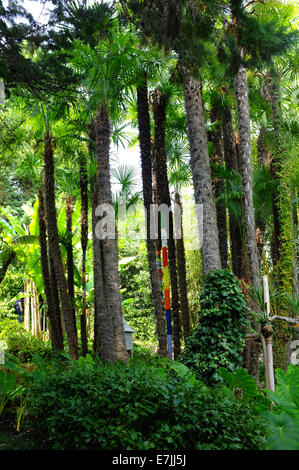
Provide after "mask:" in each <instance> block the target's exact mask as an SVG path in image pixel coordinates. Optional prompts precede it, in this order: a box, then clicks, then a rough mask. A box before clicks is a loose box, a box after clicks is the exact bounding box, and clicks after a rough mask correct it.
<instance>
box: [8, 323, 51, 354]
mask: <svg viewBox="0 0 299 470" xmlns="http://www.w3.org/2000/svg"><path fill="white" fill-rule="evenodd" d="M0 341H1V342H3V343H4V344H5V350H6V352H8V353H10V354H12V355H13V356H15V357H17V358H18V359H19V360H20V361H21V362H22V363H24V362H29V361H31V360H32V357H33V354H39V355H40V356H41V357H49V356H50V355H51V354H52V349H51V345H50V342H49V341H43V340H41V339H39V338H36V337H35V336H33V335H32V334H31V333H29V332H28V331H26V330H25V329H24V326H23V324H22V323H18V321H17V319H15V320H11V319H5V320H0Z"/></svg>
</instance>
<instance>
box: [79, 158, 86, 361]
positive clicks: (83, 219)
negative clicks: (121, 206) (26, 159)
mask: <svg viewBox="0 0 299 470" xmlns="http://www.w3.org/2000/svg"><path fill="white" fill-rule="evenodd" d="M80 195H81V247H82V314H81V344H82V354H83V356H86V354H87V352H88V349H87V332H86V251H87V244H88V178H87V159H86V156H85V154H84V153H83V152H82V153H81V154H80Z"/></svg>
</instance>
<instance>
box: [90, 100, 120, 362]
mask: <svg viewBox="0 0 299 470" xmlns="http://www.w3.org/2000/svg"><path fill="white" fill-rule="evenodd" d="M110 132H111V130H110V120H109V114H108V110H107V107H106V106H105V105H102V106H101V108H100V110H99V111H98V113H97V115H96V117H95V145H96V153H97V157H98V171H97V183H98V201H97V202H98V204H99V205H101V204H106V205H108V206H109V207H111V208H113V203H112V193H111V183H110V163H109V147H110ZM114 235H115V234H114ZM101 244H102V247H103V250H102V261H103V272H104V279H105V287H106V292H107V294H106V299H107V306H108V312H109V315H110V316H111V317H112V323H113V330H114V351H115V360H121V361H123V362H125V363H127V362H128V353H127V350H126V342H125V333H124V324H123V316H122V309H121V297H120V281H119V274H118V249H117V241H116V239H115V236H114V238H109V237H107V238H104V239H103V240H101Z"/></svg>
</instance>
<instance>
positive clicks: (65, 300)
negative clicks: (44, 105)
mask: <svg viewBox="0 0 299 470" xmlns="http://www.w3.org/2000/svg"><path fill="white" fill-rule="evenodd" d="M44 142H45V151H44V163H45V205H46V215H47V222H48V236H49V251H50V256H51V259H52V262H53V267H54V270H55V276H56V279H57V286H58V290H59V296H60V300H61V306H62V314H63V319H64V325H65V329H66V334H67V339H68V345H69V351H70V353H71V355H72V356H73V358H74V359H77V358H78V338H77V331H76V328H75V325H74V321H73V313H72V306H71V301H70V297H69V294H68V289H67V282H66V279H65V274H64V269H63V264H62V259H61V252H60V246H59V238H58V229H57V216H56V207H55V190H54V158H53V138H52V137H51V136H50V135H49V134H46V136H45V140H44Z"/></svg>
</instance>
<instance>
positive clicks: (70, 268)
mask: <svg viewBox="0 0 299 470" xmlns="http://www.w3.org/2000/svg"><path fill="white" fill-rule="evenodd" d="M73 210H74V198H73V197H72V196H71V195H70V194H68V195H67V196H66V200H65V216H66V231H67V235H68V239H67V249H66V255H67V285H68V292H69V296H70V300H71V305H72V312H73V321H74V325H75V327H76V312H75V307H74V300H75V288H74V253H73V224H72V218H73Z"/></svg>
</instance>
